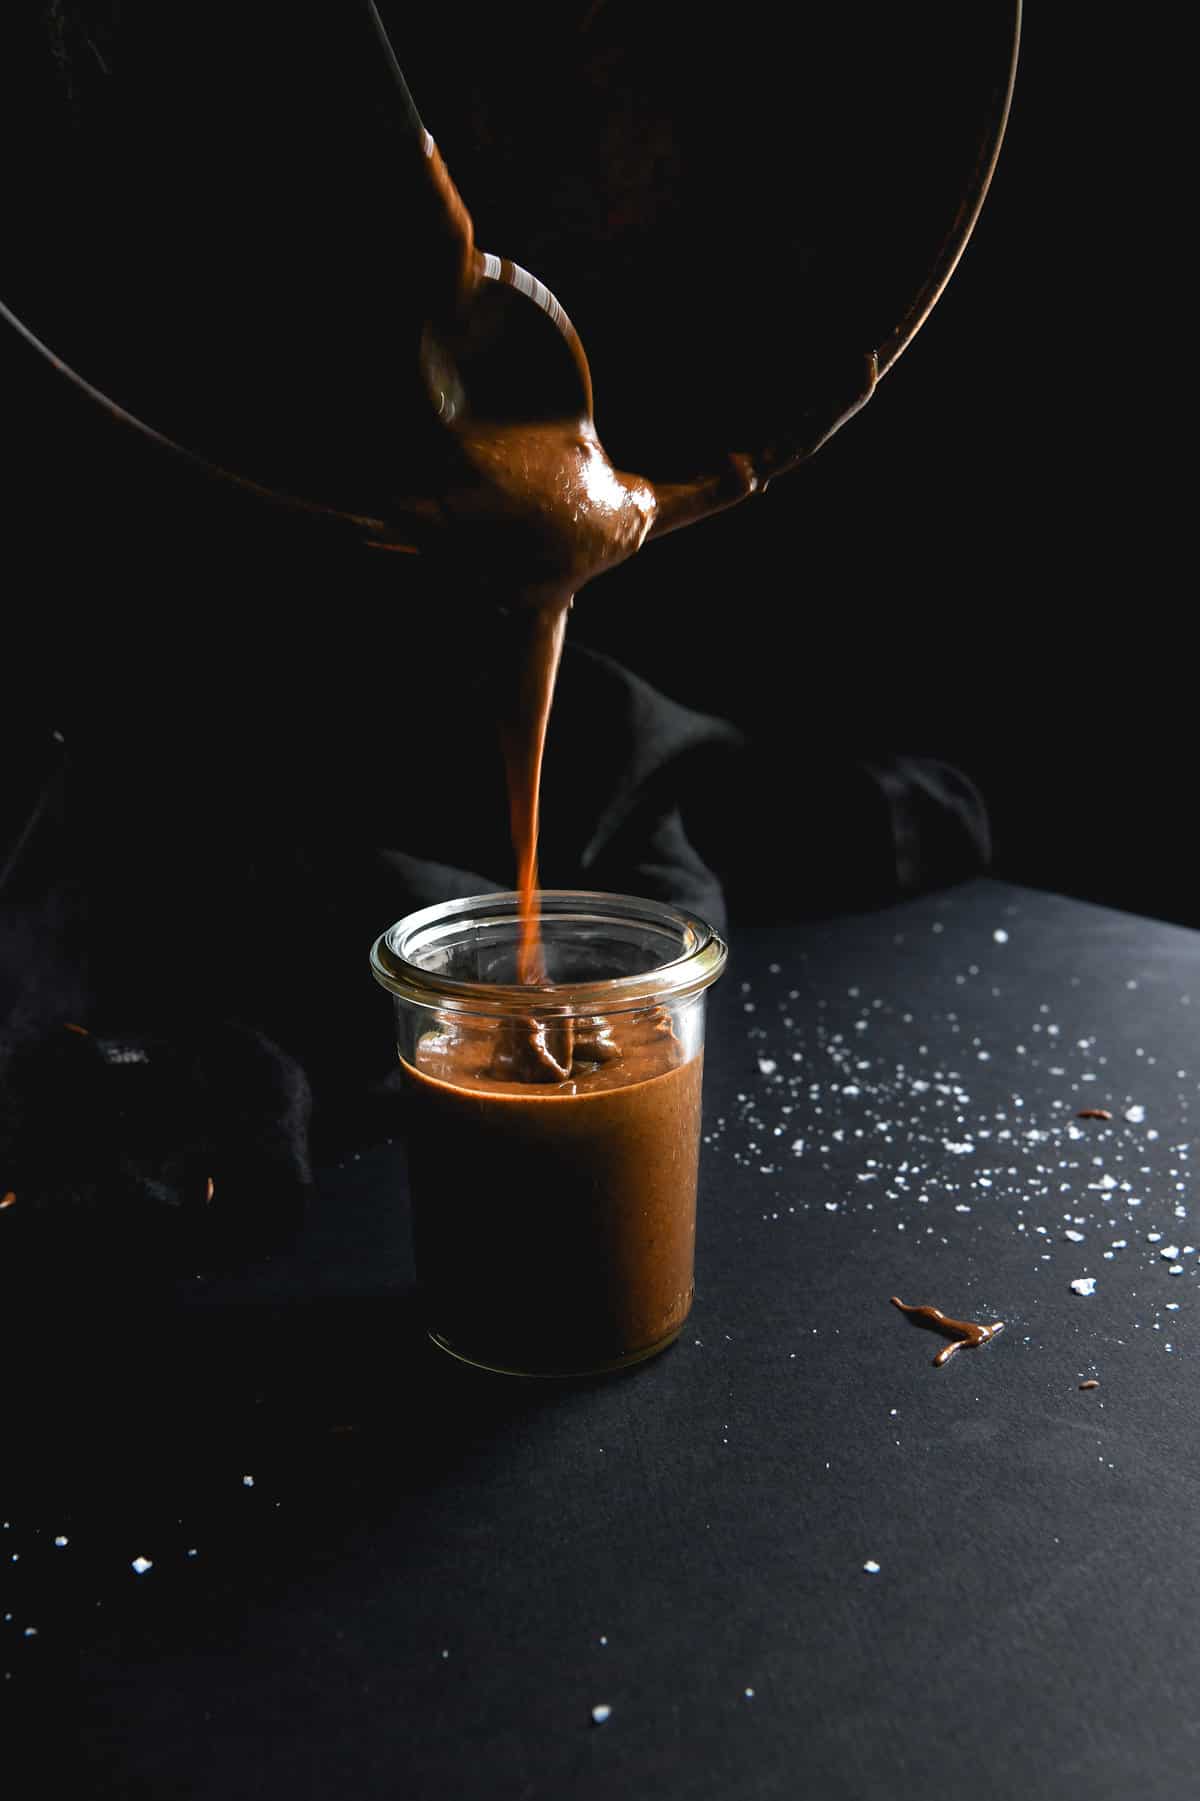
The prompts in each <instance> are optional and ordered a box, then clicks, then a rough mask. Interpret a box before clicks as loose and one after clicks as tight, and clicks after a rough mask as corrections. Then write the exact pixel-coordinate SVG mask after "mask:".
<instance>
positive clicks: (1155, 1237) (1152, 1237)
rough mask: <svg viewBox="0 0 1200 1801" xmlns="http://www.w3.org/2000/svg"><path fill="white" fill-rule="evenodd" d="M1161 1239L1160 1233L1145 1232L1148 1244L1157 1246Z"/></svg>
mask: <svg viewBox="0 0 1200 1801" xmlns="http://www.w3.org/2000/svg"><path fill="white" fill-rule="evenodd" d="M1161 1237H1162V1233H1161V1232H1147V1234H1146V1240H1147V1243H1149V1244H1157V1243H1158V1241H1159V1240H1160V1238H1161Z"/></svg>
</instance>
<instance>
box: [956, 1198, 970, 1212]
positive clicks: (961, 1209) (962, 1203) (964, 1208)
mask: <svg viewBox="0 0 1200 1801" xmlns="http://www.w3.org/2000/svg"><path fill="white" fill-rule="evenodd" d="M954 1211H955V1212H956V1213H969V1212H970V1211H971V1209H970V1208H969V1207H968V1206H967V1203H966V1202H965V1201H959V1203H958V1205H957V1206H956V1207H955V1209H954Z"/></svg>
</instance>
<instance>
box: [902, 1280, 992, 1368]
mask: <svg viewBox="0 0 1200 1801" xmlns="http://www.w3.org/2000/svg"><path fill="white" fill-rule="evenodd" d="M892 1306H893V1307H899V1309H900V1311H901V1313H907V1314H908V1316H909V1318H910V1319H911V1320H912V1321H913V1322H914V1324H915V1325H918V1326H927V1327H928V1328H929V1330H930V1331H931V1332H941V1333H942V1334H943V1335H944V1336H945V1337H948V1338H950V1339H952V1341H953V1342H952V1343H950V1344H948V1345H943V1346H942V1349H941V1350H940V1351H939V1352H938V1354H937V1356H936V1357H935V1358H934V1360H933V1361H934V1363H935V1364H939V1365H940V1364H943V1363H949V1361H950V1359H951V1358H952V1357H953V1356H954V1354H955V1352H956V1351H961V1350H962V1348H963V1346H964V1345H967V1346H969V1347H971V1348H974V1346H976V1345H981V1344H986V1343H987V1341H988V1339H989V1338H995V1336H996V1334H997V1332H1003V1330H1004V1321H1003V1320H1002V1319H998V1320H993V1321H992V1324H991V1325H990V1326H981V1325H977V1324H976V1322H975V1321H974V1320H968V1319H950V1318H949V1316H948V1315H947V1314H945V1313H943V1312H942V1310H941V1308H940V1307H909V1306H906V1305H905V1303H904V1302H903V1301H901V1300H899V1299H898V1298H897V1296H896V1295H893V1296H892Z"/></svg>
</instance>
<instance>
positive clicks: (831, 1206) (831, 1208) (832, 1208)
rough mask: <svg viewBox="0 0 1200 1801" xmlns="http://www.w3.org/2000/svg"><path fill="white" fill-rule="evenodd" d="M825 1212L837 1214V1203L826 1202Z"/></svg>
mask: <svg viewBox="0 0 1200 1801" xmlns="http://www.w3.org/2000/svg"><path fill="white" fill-rule="evenodd" d="M825 1211H826V1213H836V1212H837V1202H836V1201H826V1203H825Z"/></svg>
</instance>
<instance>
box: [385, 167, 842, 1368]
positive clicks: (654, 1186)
mask: <svg viewBox="0 0 1200 1801" xmlns="http://www.w3.org/2000/svg"><path fill="white" fill-rule="evenodd" d="M423 151H424V156H425V159H426V162H425V167H426V172H427V174H428V177H429V180H428V184H427V193H428V201H429V217H428V219H426V220H424V221H422V220H418V221H417V222H416V224H417V228H418V229H419V230H424V231H425V233H426V236H427V239H428V243H429V249H430V256H431V272H430V281H429V298H428V313H427V318H428V322H427V325H426V328H425V332H424V335H423V339H422V348H421V357H422V374H423V377H424V381H425V386H426V389H427V391H428V393H429V397H430V403H431V405H432V406H433V407H434V409H435V411H436V413H437V417H438V420H439V423H440V427H441V430H442V431H443V432H444V434H445V439H446V449H447V452H448V454H447V457H446V459H445V464H444V467H445V469H446V471H447V472H448V473H447V474H446V476H445V478H444V480H443V481H442V485H441V488H440V490H439V491H438V492H437V493H436V494H434V495H432V496H431V497H428V498H427V499H426V500H425V501H424V502H422V503H421V508H420V513H421V517H422V519H423V520H424V522H425V523H426V524H427V525H429V526H430V527H431V529H434V530H435V533H436V532H440V533H442V534H444V538H445V541H446V544H447V548H448V549H449V551H450V554H451V555H452V556H453V557H454V558H455V559H456V567H457V568H458V569H460V570H461V571H462V572H463V577H464V579H465V580H466V581H467V582H468V584H470V583H471V582H474V583H476V584H477V585H478V589H479V592H480V593H481V594H483V593H486V594H487V595H488V596H489V597H490V598H491V599H492V600H494V601H496V602H498V603H499V604H500V606H501V607H502V608H503V609H504V613H505V616H506V618H507V620H508V629H509V632H510V634H511V644H512V647H513V651H514V662H513V667H512V670H511V681H510V684H509V688H508V692H507V694H506V695H504V696H503V698H502V699H501V701H500V704H499V714H500V717H499V728H500V739H501V746H502V750H503V756H504V763H505V770H506V774H507V781H508V795H509V811H510V819H511V827H512V838H513V848H514V853H515V859H516V870H517V886H518V892H519V895H520V919H521V929H520V943H519V947H518V957H517V978H518V981H519V983H520V984H521V985H523V986H527V987H529V988H530V989H531V990H535V991H536V990H537V989H545V990H546V992H547V995H549V987H548V984H547V978H546V965H545V959H544V954H543V948H542V944H541V936H540V924H539V919H538V914H537V894H538V889H539V878H538V858H537V848H538V823H539V818H538V806H539V790H540V782H541V771H542V762H543V758H544V755H545V746H546V732H547V725H548V722H549V718H550V712H551V707H552V704H553V698H554V687H555V680H556V677H557V673H558V667H559V661H560V658H561V655H562V646H563V636H564V633H565V629H566V621H567V614H568V611H569V609H570V607H571V604H572V601H573V599H574V596H575V595H576V594H577V593H578V591H579V590H580V588H582V587H583V586H584V585H585V583H587V582H590V581H592V580H594V579H595V577H596V576H597V575H600V574H602V573H603V572H604V571H605V570H607V569H611V568H614V567H615V566H616V565H618V564H619V563H621V562H623V561H624V560H625V559H626V558H627V557H630V556H632V555H634V554H635V553H636V552H637V551H638V550H639V549H640V548H641V546H642V545H643V544H644V543H645V541H646V539H647V538H648V537H650V536H651V535H652V534H654V533H656V532H657V533H662V532H666V531H672V530H675V529H677V528H679V527H681V526H685V525H690V524H692V523H694V522H695V521H696V520H699V519H701V518H704V517H706V516H707V515H708V514H710V513H713V512H717V511H719V510H721V509H722V508H724V507H728V506H731V505H734V504H736V503H737V502H738V501H741V500H744V499H746V498H747V497H748V496H749V495H751V494H754V493H756V492H758V491H760V490H761V489H762V488H763V487H764V486H765V485H766V480H767V479H768V477H770V476H771V475H774V474H776V473H778V472H779V471H780V470H781V469H783V468H785V467H788V466H790V463H791V462H793V461H797V460H799V459H800V457H801V456H803V455H804V454H807V453H808V451H809V450H810V449H812V448H815V447H816V443H817V442H819V441H820V440H821V439H822V438H823V437H825V436H828V435H829V430H831V429H835V428H836V426H835V424H834V423H833V421H834V418H835V415H836V422H837V423H840V421H841V419H842V418H843V417H848V416H849V413H850V412H852V411H856V410H857V408H858V406H860V405H861V404H862V402H863V401H864V400H865V399H866V398H867V397H868V396H869V394H870V392H871V389H872V387H873V384H874V378H875V370H874V363H873V360H869V361H868V366H867V367H866V368H865V370H864V372H863V374H862V379H861V380H860V381H859V383H858V386H857V388H856V390H855V393H854V394H853V395H852V396H851V397H850V400H849V403H848V404H847V405H841V404H840V403H839V405H838V406H837V407H834V408H833V409H832V410H828V409H827V414H826V416H825V417H824V423H823V425H822V426H821V427H820V429H819V430H818V432H817V436H816V438H815V439H814V440H813V442H811V443H809V444H807V445H801V444H793V445H790V446H784V447H780V446H771V447H769V448H768V449H766V450H764V451H763V452H762V454H761V456H760V457H758V458H757V459H755V458H753V457H751V456H748V455H744V454H730V455H729V456H728V457H727V458H726V459H725V461H724V463H723V464H722V466H721V467H720V468H718V469H717V470H715V471H710V472H708V473H706V474H703V475H701V476H698V477H697V478H696V480H695V481H692V482H683V483H678V484H674V485H671V486H663V487H660V488H657V489H656V488H655V486H654V484H653V483H652V482H650V481H648V480H646V479H645V478H643V477H641V476H638V475H630V474H626V473H623V472H622V471H620V470H617V469H615V468H614V467H613V465H612V463H611V461H610V460H609V458H608V456H607V454H606V452H605V450H604V447H603V445H602V444H601V442H600V438H599V436H598V434H597V431H596V427H595V423H594V419H593V411H592V386H591V374H590V371H589V369H588V364H587V358H586V355H585V353H584V350H583V346H582V344H581V343H580V342H579V339H578V337H577V335H576V334H575V332H574V329H573V327H571V325H570V322H569V321H568V320H567V319H566V317H565V315H564V314H563V313H562V312H561V309H560V308H558V307H557V303H556V302H554V300H553V297H552V296H550V295H548V294H546V293H545V291H544V290H541V289H540V288H539V286H538V284H537V283H536V282H532V281H531V280H530V278H528V277H526V276H523V275H522V272H520V271H517V270H515V269H514V266H513V265H510V264H502V263H501V262H500V261H499V260H498V259H496V258H492V257H487V258H485V257H482V256H481V255H480V253H479V252H478V251H477V250H476V248H475V241H474V230H473V227H472V223H471V218H470V215H469V213H468V211H467V209H466V207H465V205H464V204H463V202H462V200H461V197H460V196H459V194H458V192H457V189H456V188H455V187H454V183H453V182H452V180H451V179H450V176H449V173H448V171H447V170H446V167H445V164H444V163H443V162H442V160H441V158H440V156H438V154H437V151H436V148H435V146H434V145H433V142H432V139H427V141H426V143H425V145H424V146H423ZM493 279H499V280H501V281H503V282H505V283H507V285H509V286H510V287H512V288H513V289H514V290H515V291H516V293H517V294H518V295H520V296H524V304H527V305H534V304H539V305H541V306H542V310H543V313H544V315H545V317H544V319H543V321H541V322H540V324H539V323H538V322H537V321H536V320H535V321H534V323H535V324H538V329H539V330H545V331H546V332H555V331H557V332H558V333H559V336H560V339H561V342H560V343H554V342H553V341H551V348H552V349H553V350H554V351H555V353H556V355H557V357H558V364H557V366H558V368H559V370H560V373H561V370H562V369H564V368H565V369H566V371H567V375H568V377H569V379H567V380H566V381H565V382H564V383H563V384H562V385H561V386H560V387H559V388H558V389H557V390H556V391H557V392H561V393H568V394H570V393H573V395H574V401H573V402H567V403H565V405H564V409H563V410H562V411H561V412H559V413H558V414H557V415H555V416H551V417H546V416H545V415H546V410H547V408H546V405H545V404H543V402H544V401H545V393H544V391H543V393H542V394H540V395H539V394H538V393H536V392H534V385H535V380H536V377H535V372H534V371H533V369H532V367H530V368H529V369H528V371H527V370H526V368H525V367H522V368H521V369H520V370H519V371H517V373H518V375H519V376H520V378H521V379H520V380H519V381H518V382H517V384H516V386H515V387H514V386H513V385H512V384H511V383H510V384H509V386H508V388H507V389H506V390H505V391H506V392H508V393H509V394H512V395H515V396H516V398H515V399H514V400H512V401H510V402H509V403H507V405H508V410H509V414H510V416H506V417H500V418H497V417H481V416H475V415H473V413H472V411H471V392H470V385H471V378H470V374H469V371H470V369H471V367H472V365H471V362H470V353H469V344H470V326H471V320H472V312H473V309H474V308H475V307H476V306H477V305H478V304H479V303H480V301H481V300H482V299H483V297H484V296H483V284H484V283H485V282H486V281H488V280H493ZM531 295H532V296H534V297H533V298H530V296H531ZM539 295H540V296H541V298H540V300H539V299H538V296H539ZM516 304H518V305H519V304H522V302H521V301H520V300H518V301H517V302H516ZM564 358H565V359H566V361H565V362H564ZM476 367H477V365H476ZM464 371H466V373H464ZM526 373H528V374H529V377H530V381H529V391H528V393H525V392H523V387H522V384H523V382H524V378H525V375H526ZM555 404H557V403H555ZM402 513H403V509H400V514H401V515H402ZM410 513H411V509H410ZM531 1002H533V1003H534V1004H533V1005H531V1008H530V1011H529V1014H528V1015H527V1016H524V1017H521V1018H517V1019H506V1020H496V1019H482V1020H481V1019H474V1020H470V1019H466V1020H465V1019H463V1018H462V1017H461V1016H455V1017H453V1018H449V1017H444V1018H442V1019H441V1020H440V1021H439V1022H438V1023H437V1024H435V1026H434V1027H433V1029H431V1030H429V1031H427V1032H426V1033H425V1034H424V1035H423V1036H422V1037H421V1038H420V1039H419V1040H418V1043H417V1045H416V1047H415V1050H414V1052H413V1053H412V1057H411V1060H405V1061H402V1064H401V1068H402V1072H403V1076H404V1082H405V1089H406V1094H407V1101H408V1132H407V1138H408V1149H409V1164H410V1175H411V1189H412V1197H413V1216H414V1243H415V1249H416V1254H417V1265H418V1273H419V1275H420V1279H421V1284H422V1288H423V1289H424V1291H425V1295H426V1304H427V1317H428V1320H429V1323H430V1327H431V1330H433V1332H434V1335H435V1337H437V1338H439V1339H440V1340H441V1341H442V1342H443V1343H444V1344H446V1345H447V1346H448V1347H449V1348H450V1349H452V1350H454V1351H456V1352H458V1353H459V1354H460V1355H462V1356H465V1357H467V1358H469V1359H472V1360H475V1361H478V1362H481V1363H485V1364H488V1365H491V1366H493V1367H497V1368H504V1369H512V1370H519V1371H525V1372H529V1373H542V1372H545V1373H565V1372H569V1371H576V1370H578V1371H583V1370H594V1369H601V1368H604V1367H606V1366H609V1365H615V1364H618V1363H621V1362H625V1361H629V1360H631V1359H634V1358H636V1357H638V1356H641V1355H644V1354H647V1353H649V1352H650V1351H652V1350H655V1349H657V1348H659V1347H660V1346H662V1345H664V1344H666V1343H669V1342H670V1340H671V1339H672V1338H673V1337H674V1336H675V1334H676V1333H677V1332H678V1330H679V1328H680V1326H681V1325H682V1323H683V1320H684V1319H685V1318H686V1317H687V1314H688V1311H689V1309H690V1307H691V1301H692V1269H693V1253H694V1241H695V1218H696V1178H697V1165H698V1158H699V1142H700V1105H701V1077H702V1058H701V1056H700V1054H698V1053H695V1054H692V1055H690V1056H686V1057H685V1055H684V1053H683V1051H682V1048H681V1046H680V1044H679V1042H678V1040H677V1038H676V1035H675V1031H674V1029H673V1021H672V1019H671V1017H670V1014H669V1013H668V1012H667V1011H666V1010H665V1009H663V1008H659V1007H649V1008H646V1009H644V1010H643V1011H642V1012H640V1013H632V1014H630V1013H622V1014H618V1015H617V1016H616V1017H615V1019H607V1018H598V1019H586V1018H584V1019H575V1020H564V1019H561V1018H557V1017H554V1016H550V1017H546V1016H544V1015H543V1014H542V1013H541V1012H540V1011H539V1010H538V1008H537V1006H536V994H531ZM547 1004H548V1005H549V1004H550V1003H549V1000H548V1002H547Z"/></svg>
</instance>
